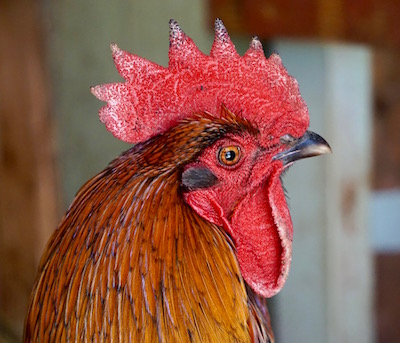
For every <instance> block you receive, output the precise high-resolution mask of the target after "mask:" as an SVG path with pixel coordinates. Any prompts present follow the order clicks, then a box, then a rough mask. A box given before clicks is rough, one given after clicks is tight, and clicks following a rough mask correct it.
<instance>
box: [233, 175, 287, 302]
mask: <svg viewBox="0 0 400 343" xmlns="http://www.w3.org/2000/svg"><path fill="white" fill-rule="evenodd" d="M231 226H232V227H231V230H232V233H233V234H232V235H233V237H232V238H233V240H234V242H235V246H236V249H237V254H238V261H239V265H240V269H241V272H242V275H243V278H244V279H245V280H246V282H247V283H248V284H249V285H250V287H251V288H252V289H253V290H254V291H256V292H257V293H258V294H260V295H262V296H264V297H271V296H273V295H275V294H276V293H278V292H279V291H280V290H281V288H282V287H283V285H284V283H285V281H286V278H287V275H288V272H289V267H290V261H291V256H292V238H293V227H292V221H291V218H290V213H289V210H288V207H287V204H286V198H285V195H284V192H283V188H282V184H281V180H280V178H279V176H277V175H273V176H272V177H271V178H269V179H268V181H267V182H266V183H265V184H264V185H263V186H262V187H257V188H255V189H254V190H252V191H251V192H249V194H248V195H247V196H246V197H245V198H244V199H243V200H242V201H241V202H240V204H239V205H238V206H237V208H236V209H235V211H234V214H233V217H232V221H231Z"/></svg>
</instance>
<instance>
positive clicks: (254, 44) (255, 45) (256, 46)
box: [250, 36, 263, 51]
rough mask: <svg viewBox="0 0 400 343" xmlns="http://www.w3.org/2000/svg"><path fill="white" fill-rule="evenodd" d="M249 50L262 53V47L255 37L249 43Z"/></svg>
mask: <svg viewBox="0 0 400 343" xmlns="http://www.w3.org/2000/svg"><path fill="white" fill-rule="evenodd" d="M250 48H252V49H254V50H257V51H262V50H263V47H262V44H261V41H260V40H259V39H258V37H257V36H254V37H253V38H252V40H251V42H250Z"/></svg>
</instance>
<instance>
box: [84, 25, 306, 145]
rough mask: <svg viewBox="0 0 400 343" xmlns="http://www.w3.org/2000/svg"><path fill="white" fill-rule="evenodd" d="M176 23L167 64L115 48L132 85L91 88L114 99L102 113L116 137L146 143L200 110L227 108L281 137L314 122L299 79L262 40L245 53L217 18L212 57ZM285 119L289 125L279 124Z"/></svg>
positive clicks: (102, 96) (121, 71)
mask: <svg viewBox="0 0 400 343" xmlns="http://www.w3.org/2000/svg"><path fill="white" fill-rule="evenodd" d="M169 26H170V34H169V41H170V47H169V54H168V55H169V63H168V67H167V68H165V67H162V66H159V65H157V64H155V63H153V62H151V61H148V60H146V59H144V58H142V57H139V56H137V55H133V54H130V53H128V52H126V51H123V50H121V49H119V48H118V46H117V45H116V44H112V45H111V50H112V56H113V59H114V63H115V65H116V67H117V70H118V72H119V74H120V75H121V76H122V77H123V79H124V80H125V82H121V83H110V84H104V85H99V86H95V87H92V88H91V91H92V93H93V94H94V95H95V96H96V97H97V98H99V99H100V100H103V101H106V102H107V105H106V106H104V107H103V108H101V109H100V111H99V114H100V120H101V121H102V122H103V123H105V125H106V127H107V129H108V130H109V131H111V132H112V133H113V135H114V136H116V137H117V138H119V139H121V140H123V141H126V142H130V143H137V142H141V141H146V140H147V139H149V138H151V137H152V136H155V135H157V134H159V133H162V132H165V131H166V130H168V129H169V128H170V127H172V126H174V125H176V123H177V122H178V121H179V120H181V119H183V118H186V117H190V116H193V115H194V114H196V113H202V112H205V111H207V112H209V113H212V114H214V115H215V116H219V115H220V113H221V107H222V105H224V106H226V107H227V108H228V109H229V110H230V111H232V112H234V113H236V114H240V115H241V116H243V117H245V118H247V119H248V120H250V121H252V122H253V123H254V125H256V126H257V127H258V128H259V129H260V132H261V133H265V134H266V135H268V134H269V132H270V131H271V128H272V126H274V127H275V129H274V134H275V135H276V136H278V135H279V134H280V133H282V134H285V133H287V132H288V127H290V128H291V132H292V133H294V134H296V132H299V135H300V134H302V133H303V131H304V130H305V129H306V128H307V127H308V112H307V108H306V105H305V103H304V101H303V100H302V98H301V96H300V93H299V89H298V85H297V82H296V80H295V79H294V78H292V77H290V76H289V75H288V73H287V71H286V69H285V68H284V67H283V65H282V62H281V59H280V57H279V56H278V55H275V54H274V55H272V56H271V57H269V58H268V59H267V58H265V55H264V52H263V48H262V45H261V42H260V41H259V40H258V38H256V37H255V38H253V39H252V41H251V43H250V47H249V49H248V50H247V52H246V53H245V54H244V56H239V54H238V53H237V51H236V49H235V46H234V45H233V43H232V41H231V39H230V37H229V35H228V32H227V31H226V28H225V26H224V25H223V23H222V21H221V20H219V19H217V20H216V21H215V38H214V43H213V45H212V48H211V51H210V55H209V56H207V55H205V54H203V53H202V52H201V51H200V50H199V49H198V48H197V46H196V45H195V44H194V42H193V41H192V39H191V38H190V37H188V36H187V35H186V34H185V33H184V32H183V31H182V29H181V28H180V27H179V25H178V23H177V22H176V21H174V20H170V23H169ZM278 121H282V125H276V124H277V122H278ZM276 127H280V128H281V130H282V132H277V130H276ZM278 130H279V129H278Z"/></svg>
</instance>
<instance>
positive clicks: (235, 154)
mask: <svg viewBox="0 0 400 343" xmlns="http://www.w3.org/2000/svg"><path fill="white" fill-rule="evenodd" d="M239 160H240V148H239V147H238V146H234V145H232V146H226V147H223V148H221V149H219V150H218V161H219V162H220V163H221V164H223V165H225V166H228V167H230V166H233V165H235V164H236V163H238V162H239Z"/></svg>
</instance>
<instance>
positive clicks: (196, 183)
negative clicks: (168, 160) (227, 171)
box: [182, 166, 218, 191]
mask: <svg viewBox="0 0 400 343" xmlns="http://www.w3.org/2000/svg"><path fill="white" fill-rule="evenodd" d="M217 182H218V178H217V177H216V176H215V174H214V173H213V172H212V171H211V170H210V169H208V168H206V167H200V166H193V167H190V168H188V169H186V170H185V171H184V172H183V173H182V185H183V186H184V187H186V189H187V190H189V191H194V190H196V189H203V188H209V187H211V186H214V185H215V184H216V183H217Z"/></svg>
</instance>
